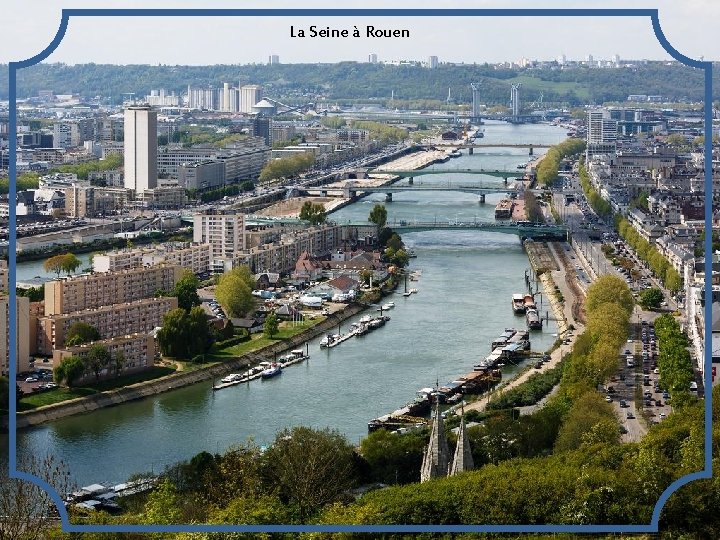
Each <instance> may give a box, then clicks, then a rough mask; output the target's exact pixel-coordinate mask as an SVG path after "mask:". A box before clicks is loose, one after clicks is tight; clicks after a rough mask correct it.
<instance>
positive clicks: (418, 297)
mask: <svg viewBox="0 0 720 540" xmlns="http://www.w3.org/2000/svg"><path fill="white" fill-rule="evenodd" d="M563 138H564V130H562V129H560V128H556V127H551V126H547V125H525V126H512V125H507V124H500V123H497V124H492V123H489V124H487V125H486V126H485V138H484V140H483V142H505V143H513V142H534V143H536V144H542V143H551V144H552V143H556V142H559V141H561V140H562V139H563ZM486 150H487V151H486ZM536 153H538V150H537V149H536ZM527 159H528V156H527V150H523V149H515V148H505V149H483V151H482V152H479V151H478V150H476V152H475V155H473V156H470V155H467V154H465V155H463V156H462V157H460V158H456V159H453V160H451V161H449V162H447V163H443V164H438V165H435V166H434V167H437V168H445V169H449V170H452V169H453V168H459V169H462V168H465V169H467V168H486V169H507V170H514V169H515V167H516V165H517V164H519V163H524V162H526V161H527ZM450 177H452V178H450ZM420 178H421V179H422V182H423V183H442V182H447V181H448V179H451V180H452V181H453V182H455V181H458V182H461V183H463V184H468V183H471V182H477V181H479V179H480V178H481V177H479V176H476V175H468V174H465V175H462V174H451V175H449V176H447V177H446V176H445V175H437V176H436V175H428V176H422V177H418V178H416V183H419V181H420V180H419V179H420ZM482 181H483V183H487V182H490V181H493V180H488V179H486V178H484V179H483V180H482ZM497 181H498V182H502V180H497ZM500 198H501V195H496V196H488V197H487V203H486V204H484V205H482V204H479V203H478V196H477V195H472V194H467V193H456V192H442V193H437V192H434V193H399V194H395V195H394V201H393V202H392V203H390V204H388V205H387V209H388V221H389V222H390V223H392V221H393V220H395V219H397V220H400V219H404V220H405V219H406V220H411V219H417V220H419V221H431V220H432V219H433V218H435V219H437V220H449V221H455V220H459V221H460V222H462V221H468V220H470V219H477V220H478V221H492V220H493V219H494V206H495V203H496V202H497V200H499V199H500ZM383 200H384V196H383V195H381V194H375V195H372V196H369V197H367V198H365V199H362V200H361V201H359V202H357V203H355V204H353V205H350V206H348V207H346V208H344V209H342V210H339V211H338V212H336V213H335V214H333V215H332V218H333V219H337V220H338V221H344V220H352V221H356V220H366V219H367V216H368V214H369V212H370V210H371V208H372V206H373V205H374V204H376V203H377V202H381V201H383ZM403 240H404V241H405V243H406V244H407V245H408V246H409V247H412V248H413V249H414V250H415V252H416V254H417V258H416V259H413V260H412V263H411V269H414V270H420V271H421V276H420V278H419V280H418V281H413V282H411V283H412V286H413V287H416V288H417V289H418V290H419V292H418V293H417V294H413V295H412V296H410V297H404V296H402V295H401V294H396V295H395V296H394V298H392V300H394V302H395V304H396V307H395V309H393V310H392V311H391V312H390V313H389V315H390V316H391V321H390V322H389V323H388V324H387V325H386V326H385V327H384V328H381V329H379V330H376V331H375V332H372V333H370V334H368V335H366V336H364V337H361V338H352V339H350V340H348V341H346V342H344V343H342V344H341V345H339V346H338V347H336V348H333V349H330V350H324V349H320V347H319V340H318V339H315V340H312V341H310V343H309V350H310V355H311V358H310V360H309V361H307V362H305V363H302V364H298V365H295V366H291V367H289V368H287V369H286V370H285V371H284V374H283V375H282V376H281V377H277V378H274V379H270V380H265V381H263V380H257V381H253V382H251V383H249V384H246V385H240V386H234V387H230V388H226V389H224V390H220V391H215V392H213V390H212V383H211V382H210V381H208V382H205V383H199V384H197V385H194V386H192V387H188V388H183V389H178V390H175V391H172V392H169V393H166V394H162V395H159V396H155V397H153V398H150V399H146V400H142V401H138V402H133V403H128V404H124V405H122V406H119V407H112V408H108V409H103V410H100V411H96V412H93V413H89V414H84V415H79V416H74V417H69V418H65V419H62V420H59V421H56V422H53V423H50V424H47V425H43V426H39V427H36V428H32V429H29V430H25V431H22V432H20V433H18V437H17V439H18V451H19V452H23V451H27V452H33V453H37V454H42V453H46V452H49V453H52V454H54V455H56V456H57V457H60V458H62V459H63V460H64V461H65V462H66V463H67V464H68V465H69V467H70V470H71V473H72V475H73V477H74V479H75V480H76V482H77V483H78V485H86V484H89V483H94V482H120V481H124V480H125V479H127V478H128V477H129V476H130V475H132V474H134V473H137V472H144V471H151V470H152V471H154V472H158V471H160V470H162V469H163V468H164V467H165V466H166V465H169V464H172V463H174V462H176V461H179V460H183V459H188V458H190V457H191V456H193V455H194V454H196V453H197V452H200V451H202V450H207V451H210V452H222V451H224V450H225V449H227V448H228V447H229V446H231V445H233V444H236V443H242V442H244V441H246V440H247V439H249V438H252V439H254V441H255V442H256V443H258V444H261V445H266V444H269V443H270V442H272V440H273V438H274V437H275V434H276V433H277V432H278V431H279V430H281V429H283V428H286V427H292V426H296V425H307V426H312V427H316V428H324V427H331V428H335V429H337V430H339V431H340V432H342V433H343V434H345V435H346V436H347V438H348V440H350V441H351V442H352V443H358V442H359V441H360V440H361V438H362V437H363V436H365V435H366V433H367V422H368V421H369V420H371V419H373V418H375V417H377V416H380V415H383V414H386V413H388V412H391V411H393V410H395V409H396V408H399V407H400V406H402V405H403V404H404V403H406V402H407V401H409V400H411V399H412V397H413V396H414V394H415V392H416V390H418V389H419V388H422V387H426V386H433V385H434V384H435V382H436V381H439V382H440V383H441V384H442V383H444V382H448V381H450V380H453V379H454V378H456V377H458V376H460V375H462V374H464V373H467V372H468V371H471V370H472V366H473V365H474V364H475V363H477V361H478V360H479V359H481V358H484V357H485V356H487V355H488V354H489V352H490V342H491V341H492V340H493V339H494V338H496V337H497V336H498V335H499V334H500V333H501V332H502V331H503V329H504V328H506V327H524V319H522V318H521V317H518V316H515V315H514V314H513V313H512V309H511V307H510V298H511V295H512V293H514V292H521V291H523V287H524V272H525V270H526V269H527V268H528V260H527V257H526V255H525V253H524V251H523V250H522V248H521V246H520V243H519V241H518V238H517V237H516V236H514V235H510V234H502V233H489V232H479V231H433V232H418V233H409V234H406V235H404V236H403ZM21 266H22V265H21ZM20 271H21V270H20V269H18V274H19V275H20ZM399 290H400V291H401V290H402V285H401V287H400V288H399ZM543 306H544V307H543V308H542V310H543V313H544V311H545V310H546V309H547V306H548V303H547V300H546V299H545V300H543ZM350 322H352V321H346V322H345V323H343V326H344V327H345V328H347V326H348V325H349V324H350ZM554 332H556V328H555V325H554V323H553V322H552V321H550V324H549V326H548V327H546V328H544V329H543V330H542V331H541V332H535V333H533V334H531V341H532V347H533V349H534V350H544V349H545V348H547V347H548V346H549V345H551V344H552V342H553V341H554V337H553V335H552V334H553V333H554ZM513 369H517V368H509V369H508V371H506V372H505V373H504V375H505V376H510V375H511V374H512V371H513ZM3 446H4V445H3Z"/></svg>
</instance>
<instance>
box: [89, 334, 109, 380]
mask: <svg viewBox="0 0 720 540" xmlns="http://www.w3.org/2000/svg"><path fill="white" fill-rule="evenodd" d="M110 360H111V358H110V351H108V348H107V347H106V346H105V345H103V344H102V343H95V344H93V345H91V346H90V348H89V349H88V352H87V355H86V356H85V365H86V366H87V367H88V369H90V371H92V372H93V373H94V374H95V380H96V381H98V380H100V373H101V372H102V370H103V369H106V368H109V367H110Z"/></svg>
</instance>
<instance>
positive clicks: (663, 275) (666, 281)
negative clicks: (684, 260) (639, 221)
mask: <svg viewBox="0 0 720 540" xmlns="http://www.w3.org/2000/svg"><path fill="white" fill-rule="evenodd" d="M616 228H617V231H618V233H619V234H620V236H621V237H622V239H623V240H625V242H627V243H628V245H630V247H632V248H633V249H634V250H635V253H637V256H638V257H639V258H640V260H642V261H643V262H645V263H646V264H647V265H648V266H649V267H650V270H651V271H652V273H653V274H654V275H655V276H656V277H657V278H658V279H659V280H660V281H662V283H663V285H665V288H666V289H668V290H671V291H674V292H677V291H679V290H680V289H681V288H682V278H681V277H680V274H679V273H678V271H677V270H675V268H673V267H672V266H670V263H669V262H668V260H667V259H666V258H665V257H664V256H663V255H662V254H661V253H660V252H659V251H658V250H657V248H656V247H655V246H653V245H651V244H650V242H648V241H647V240H645V239H644V238H643V237H642V236H640V234H639V233H638V232H637V230H636V229H635V227H633V226H632V225H631V224H630V222H629V221H627V220H626V219H625V218H618V219H617V221H616Z"/></svg>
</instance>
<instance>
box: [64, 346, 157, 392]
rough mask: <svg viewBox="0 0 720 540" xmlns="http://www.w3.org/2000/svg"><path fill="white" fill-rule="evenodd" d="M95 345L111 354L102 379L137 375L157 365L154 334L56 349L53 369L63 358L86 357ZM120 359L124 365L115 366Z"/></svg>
mask: <svg viewBox="0 0 720 540" xmlns="http://www.w3.org/2000/svg"><path fill="white" fill-rule="evenodd" d="M93 345H103V346H104V347H106V348H107V350H108V352H109V353H110V358H111V362H110V365H109V366H107V367H105V368H103V369H102V370H101V371H100V378H108V377H113V376H116V375H118V374H120V375H127V374H130V373H136V372H138V371H142V370H144V369H148V368H151V367H152V366H153V365H155V356H156V346H155V339H154V338H153V336H152V334H129V335H125V336H117V337H114V338H110V339H103V340H99V341H94V342H92V343H88V344H85V345H79V346H76V347H67V348H64V349H55V350H54V351H53V362H52V363H53V367H56V366H58V365H60V362H62V360H63V358H66V357H68V356H79V357H80V358H82V357H84V356H85V355H87V352H88V350H89V349H90V347H92V346H93ZM118 357H121V358H122V363H118V364H115V360H116V359H117V358H118ZM94 378H95V374H94V373H88V374H86V375H85V376H84V377H83V378H81V379H78V381H77V382H82V381H83V380H94Z"/></svg>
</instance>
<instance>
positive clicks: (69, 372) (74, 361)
mask: <svg viewBox="0 0 720 540" xmlns="http://www.w3.org/2000/svg"><path fill="white" fill-rule="evenodd" d="M84 373H85V362H83V360H82V358H80V357H79V356H74V355H73V356H66V357H65V358H63V359H62V360H61V361H60V364H59V365H58V366H57V367H56V368H55V369H54V370H53V375H54V378H55V380H56V381H58V382H60V383H62V382H64V383H65V384H67V385H68V386H73V385H74V384H75V382H76V381H77V380H78V379H79V378H80V377H82V375H83V374H84Z"/></svg>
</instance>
